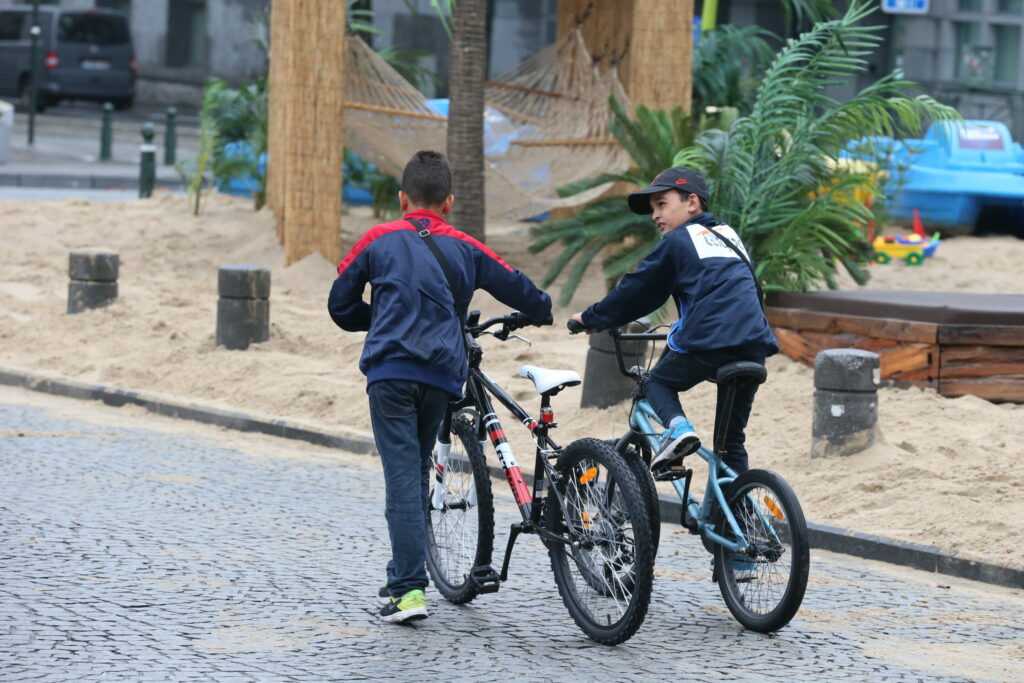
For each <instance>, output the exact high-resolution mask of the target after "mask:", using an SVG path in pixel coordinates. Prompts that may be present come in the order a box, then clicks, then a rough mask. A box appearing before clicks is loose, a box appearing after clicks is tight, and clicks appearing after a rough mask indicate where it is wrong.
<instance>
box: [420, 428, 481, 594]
mask: <svg viewBox="0 0 1024 683" xmlns="http://www.w3.org/2000/svg"><path fill="white" fill-rule="evenodd" d="M476 419H477V418H476V414H475V413H469V412H462V413H459V414H457V415H455V416H453V417H452V430H451V432H452V433H451V437H452V438H451V451H450V452H449V455H448V459H447V464H446V466H445V467H444V469H443V471H442V470H440V469H439V468H438V453H437V450H436V449H435V451H434V461H433V464H434V466H433V468H432V471H431V473H432V476H433V482H432V485H431V492H430V503H429V507H430V509H429V513H430V518H429V520H428V523H427V570H428V571H429V572H430V576H431V578H433V580H434V587H435V588H437V590H438V592H439V593H441V595H443V596H444V597H445V598H447V599H448V600H450V601H451V602H454V603H456V604H463V603H466V602H469V601H470V600H472V599H473V598H475V597H476V596H477V595H478V594H479V593H480V590H479V588H478V587H477V585H476V584H475V583H474V582H473V579H472V571H473V568H474V567H483V566H487V565H490V563H491V552H492V550H493V547H494V500H493V498H492V497H491V479H490V476H489V473H488V472H487V462H486V459H485V458H484V452H483V448H481V446H480V442H479V441H478V440H477V430H476ZM438 486H440V487H442V488H443V496H442V495H441V492H438V491H436V489H437V487H438ZM439 499H440V501H441V502H440V504H438V500H439Z"/></svg>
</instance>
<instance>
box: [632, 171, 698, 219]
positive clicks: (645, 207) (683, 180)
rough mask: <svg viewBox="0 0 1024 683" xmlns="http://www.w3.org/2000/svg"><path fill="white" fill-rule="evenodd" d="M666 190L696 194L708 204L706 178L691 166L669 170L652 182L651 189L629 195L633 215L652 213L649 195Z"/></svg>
mask: <svg viewBox="0 0 1024 683" xmlns="http://www.w3.org/2000/svg"><path fill="white" fill-rule="evenodd" d="M665 190H682V191H683V192H689V193H691V194H695V195H697V196H698V197H700V198H701V199H703V200H704V203H705V204H707V203H708V196H709V195H708V186H707V183H705V182H704V176H702V175H701V174H700V173H698V172H697V171H695V170H694V169H692V168H690V167H689V166H674V167H672V168H667V169H665V170H664V171H662V172H661V173H659V174H658V175H657V176H655V178H654V180H652V181H651V184H650V186H649V187H647V188H646V189H644V190H640V191H639V192H634V193H633V194H631V195H629V208H630V210H631V211H632V212H633V213H639V214H645V213H652V211H651V203H650V201H649V200H648V195H652V194H654V193H656V192H664V191H665Z"/></svg>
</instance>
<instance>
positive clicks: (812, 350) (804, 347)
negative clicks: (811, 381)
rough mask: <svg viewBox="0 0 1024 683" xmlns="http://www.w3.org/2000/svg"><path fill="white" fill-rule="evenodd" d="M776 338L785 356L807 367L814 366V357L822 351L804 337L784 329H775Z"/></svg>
mask: <svg viewBox="0 0 1024 683" xmlns="http://www.w3.org/2000/svg"><path fill="white" fill-rule="evenodd" d="M775 338H776V339H778V341H779V349H780V350H781V351H782V353H783V354H785V355H786V356H788V357H789V358H792V359H793V360H796V361H800V362H802V363H805V364H807V365H814V356H815V355H816V354H817V353H818V351H819V350H820V349H819V348H817V347H816V346H814V345H812V344H811V343H809V342H808V341H807V340H806V339H805V338H804V337H802V336H800V335H799V334H797V333H796V332H794V331H793V330H787V329H786V328H784V327H776V328H775Z"/></svg>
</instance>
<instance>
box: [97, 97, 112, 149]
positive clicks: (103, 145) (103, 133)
mask: <svg viewBox="0 0 1024 683" xmlns="http://www.w3.org/2000/svg"><path fill="white" fill-rule="evenodd" d="M113 112H114V105H112V104H111V103H110V102H104V103H103V120H102V122H101V124H100V161H110V147H111V145H112V144H113V140H114V133H113V128H112V124H111V121H110V117H111V115H112V114H113Z"/></svg>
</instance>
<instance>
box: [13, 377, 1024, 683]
mask: <svg viewBox="0 0 1024 683" xmlns="http://www.w3.org/2000/svg"><path fill="white" fill-rule="evenodd" d="M360 400H362V397H360ZM0 471H2V479H0V679H3V680H24V679H45V680H90V679H98V678H105V679H108V680H211V679H212V680H225V681H228V680H317V681H320V680H330V679H341V680H359V679H372V678H393V679H400V680H440V679H449V680H474V681H476V680H479V681H492V680H493V681H499V680H502V681H504V680H509V679H511V678H514V679H515V680H595V679H605V680H622V679H634V680H644V679H654V678H665V679H668V678H672V679H682V680H721V679H738V680H764V679H770V678H775V679H778V678H783V679H786V680H794V679H795V680H815V681H816V680H822V681H825V680H828V681H831V680H835V679H842V680H878V679H891V680H1022V679H1024V626H1022V624H1024V596H1022V595H1021V593H1020V592H1019V591H1012V590H1008V589H1003V588H998V587H993V586H987V585H984V584H979V583H972V582H969V581H961V580H957V579H952V578H948V577H943V576H940V575H935V574H927V573H923V572H917V571H913V570H908V569H903V568H894V567H890V566H887V565H883V564H880V563H875V562H868V561H861V560H857V559H853V558H849V557H844V556H839V555H832V554H828V553H813V554H812V568H811V581H810V585H809V588H808V593H807V598H806V600H805V601H804V606H803V608H802V610H801V611H800V613H799V614H798V615H797V617H796V619H795V620H794V621H793V622H792V623H791V625H790V626H789V627H787V628H786V629H784V630H783V631H781V632H780V633H778V634H776V635H774V636H762V635H758V634H754V633H750V632H745V631H743V630H742V629H741V628H740V627H739V626H738V624H737V623H736V622H735V621H734V620H733V619H732V617H731V616H730V615H729V613H728V611H727V610H726V608H725V605H724V603H723V602H722V599H721V596H720V595H719V593H718V590H717V588H716V587H715V585H714V584H712V583H710V582H709V580H708V578H709V577H708V573H709V572H708V559H707V555H706V554H705V553H704V551H703V549H702V548H701V546H700V543H699V542H698V541H697V540H696V539H695V538H693V537H690V536H686V535H677V534H675V533H674V532H675V531H676V528H673V527H672V526H670V525H666V526H665V527H664V530H663V541H662V551H661V553H660V555H659V561H658V570H657V571H658V576H657V579H656V581H655V594H654V599H653V601H652V605H651V609H650V613H649V615H648V618H647V621H646V623H645V625H644V627H643V628H642V629H641V630H640V632H639V633H638V634H637V635H636V636H635V637H634V638H633V639H632V640H630V641H628V642H627V643H625V644H623V645H620V646H618V647H615V648H606V647H603V646H600V645H596V644H594V643H593V642H591V641H590V640H588V639H587V638H586V637H585V636H584V635H583V634H582V633H581V632H580V631H579V630H578V629H577V628H576V626H575V624H574V623H573V622H572V620H571V619H570V618H569V616H568V614H567V613H566V611H565V609H564V607H563V606H562V604H561V601H560V600H559V598H558V595H557V591H556V588H555V586H554V582H553V580H552V578H551V574H550V572H549V565H548V561H547V557H546V554H545V552H544V550H543V548H542V547H541V546H540V545H539V543H537V542H536V541H535V540H534V539H527V542H524V543H520V545H519V547H517V550H516V554H515V556H514V557H513V560H512V576H511V580H510V581H509V582H508V583H507V584H505V585H504V586H503V588H502V590H501V591H500V592H498V593H497V594H493V595H488V596H484V597H482V598H479V599H478V600H477V601H475V602H474V603H472V604H470V605H468V606H462V607H457V606H454V605H450V604H448V603H446V602H444V601H443V600H440V599H439V598H438V596H437V594H436V593H433V592H428V599H429V600H430V609H431V617H430V619H428V620H426V621H424V622H419V623H418V624H417V625H415V626H406V627H402V626H393V625H387V624H382V623H380V622H379V621H378V620H377V619H376V617H375V608H374V606H373V602H374V600H373V598H374V595H375V593H376V589H377V588H378V587H379V586H380V585H381V582H382V580H383V565H384V560H385V557H384V555H383V550H384V548H385V547H386V545H385V542H386V538H387V536H386V527H385V525H384V520H383V495H382V488H383V486H382V478H381V476H380V474H379V464H378V463H377V461H376V460H375V459H372V458H368V457H365V456H354V455H348V454H344V453H338V452H337V451H329V450H327V449H320V448H316V447H312V446H308V445H305V444H299V443H295V442H286V441H283V440H275V439H272V438H270V437H258V436H251V435H244V434H238V433H230V432H227V431H224V430H217V429H214V428H208V427H204V426H201V425H196V424H191V423H183V422H175V421H172V420H166V419H163V418H158V417H154V416H148V415H146V414H145V413H142V412H140V411H137V410H136V409H133V408H121V409H113V408H107V407H104V406H102V405H99V404H87V403H79V402H72V401H69V400H65V399H56V398H52V397H43V396H40V395H38V394H32V393H31V392H25V391H20V390H13V389H0ZM495 491H496V493H497V495H498V497H499V501H501V506H500V509H499V511H498V515H499V529H500V530H501V532H500V533H499V536H498V539H497V545H498V547H499V548H503V547H504V540H505V537H506V534H507V529H508V525H509V524H510V523H511V522H512V521H514V514H515V513H514V510H513V508H512V506H511V505H509V504H508V501H509V500H510V496H509V495H507V494H506V491H504V490H503V489H502V488H501V487H499V486H496V487H495Z"/></svg>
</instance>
